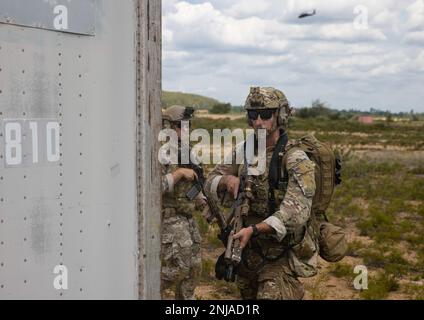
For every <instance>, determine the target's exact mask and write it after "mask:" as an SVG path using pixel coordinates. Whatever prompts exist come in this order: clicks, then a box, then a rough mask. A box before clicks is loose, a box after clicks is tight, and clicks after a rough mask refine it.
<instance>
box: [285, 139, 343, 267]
mask: <svg viewBox="0 0 424 320" xmlns="http://www.w3.org/2000/svg"><path fill="white" fill-rule="evenodd" d="M299 149H300V150H303V151H304V152H305V153H306V155H307V156H308V157H309V159H310V160H312V161H313V162H314V163H315V185H316V189H315V195H314V198H313V200H312V209H311V215H312V219H311V220H312V222H313V224H314V225H315V226H314V227H313V229H314V234H315V236H316V238H317V241H318V244H319V254H320V256H321V257H322V258H323V259H324V260H326V261H328V262H336V261H339V260H341V259H342V258H343V257H344V256H345V255H346V252H347V250H348V245H347V241H346V236H345V232H344V230H343V229H342V228H340V227H338V226H335V225H333V224H331V223H329V222H328V219H327V217H326V215H325V211H326V210H327V209H328V206H329V205H330V201H331V198H332V196H333V193H334V188H335V186H336V185H338V184H340V183H341V160H340V159H339V158H338V157H337V156H336V155H335V154H334V152H333V151H332V150H331V148H330V147H329V146H328V145H326V144H325V143H322V142H321V141H319V140H318V139H317V138H315V136H313V135H312V134H308V135H306V136H304V137H302V138H300V139H298V140H294V141H291V142H288V143H287V144H285V147H284V151H285V152H283V153H280V156H282V161H281V162H282V168H283V170H282V172H283V173H281V175H282V177H281V178H282V180H283V181H285V182H284V183H287V180H288V174H287V172H285V168H286V163H287V156H288V154H290V152H292V151H294V150H299Z"/></svg>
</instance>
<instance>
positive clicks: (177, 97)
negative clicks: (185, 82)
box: [162, 91, 219, 109]
mask: <svg viewBox="0 0 424 320" xmlns="http://www.w3.org/2000/svg"><path fill="white" fill-rule="evenodd" d="M218 103H219V101H218V100H216V99H213V98H209V97H204V96H201V95H197V94H189V93H182V92H171V91H162V106H163V107H164V108H168V107H170V106H172V105H174V104H177V105H182V106H187V107H193V108H195V109H210V108H212V107H213V106H214V105H216V104H218Z"/></svg>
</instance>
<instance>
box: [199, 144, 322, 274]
mask: <svg viewBox="0 0 424 320" xmlns="http://www.w3.org/2000/svg"><path fill="white" fill-rule="evenodd" d="M238 147H240V145H238ZM273 151H274V147H268V148H267V150H266V152H267V153H266V159H267V160H266V170H265V172H264V173H263V174H261V175H258V176H254V177H253V185H252V192H253V199H252V200H251V202H250V209H249V214H248V217H247V220H246V221H245V226H248V225H250V224H252V223H255V224H256V223H259V222H265V223H266V224H268V225H269V226H271V227H272V228H273V229H274V230H275V233H274V234H266V235H264V234H262V235H260V238H261V239H263V240H264V243H267V246H269V247H275V248H277V247H279V248H281V247H282V246H281V241H283V239H284V238H285V237H286V235H288V234H293V233H295V232H296V231H297V230H300V229H304V228H305V227H306V228H307V227H308V221H309V220H310V218H311V207H312V199H313V197H314V194H315V171H314V170H315V169H314V168H315V164H314V162H313V161H311V160H310V159H309V158H308V156H307V155H306V153H305V152H304V151H302V150H300V149H290V150H288V151H287V152H288V153H287V161H286V167H285V172H287V173H288V183H287V185H286V186H283V187H281V188H280V189H279V190H275V198H276V202H277V208H279V209H278V210H277V211H276V212H271V213H270V212H268V192H269V185H268V172H269V164H270V161H271V157H272V154H273ZM280 159H281V160H282V157H280ZM233 160H235V153H233ZM232 163H233V164H221V165H217V166H216V167H215V168H214V170H213V171H212V172H211V173H210V175H209V176H208V179H207V183H206V188H207V189H208V191H209V192H210V193H211V194H212V195H213V196H214V197H216V198H217V199H218V198H221V196H222V194H220V193H219V192H218V184H219V182H220V180H221V178H222V176H223V175H234V176H240V175H241V172H242V169H243V166H244V164H242V165H237V164H234V163H235V161H234V162H232ZM282 174H283V173H282ZM311 233H312V232H311ZM304 238H306V235H305V236H304ZM308 240H309V242H310V243H309V247H310V252H308V254H307V256H308V257H306V256H304V257H302V258H305V259H304V261H303V262H302V263H300V264H301V265H302V266H301V267H300V269H302V270H299V272H297V273H298V275H299V276H311V275H314V274H315V273H316V271H315V266H314V265H315V262H316V261H313V262H311V261H309V260H310V259H311V258H312V257H313V258H314V259H316V256H317V247H318V245H317V243H316V241H315V240H313V239H308ZM279 243H280V244H279ZM281 250H283V249H281ZM308 251H309V249H308ZM276 255H278V254H277V253H276ZM300 255H303V253H300ZM298 258H299V257H296V256H295V255H294V256H293V257H292V259H291V261H292V262H293V261H295V262H293V264H294V265H296V264H297V265H298V264H299V263H298ZM309 263H311V266H309ZM304 264H306V265H307V267H306V269H308V270H307V271H306V272H303V271H304V270H303V269H305V268H304V266H303V265H304ZM293 268H294V269H299V268H298V267H297V266H293Z"/></svg>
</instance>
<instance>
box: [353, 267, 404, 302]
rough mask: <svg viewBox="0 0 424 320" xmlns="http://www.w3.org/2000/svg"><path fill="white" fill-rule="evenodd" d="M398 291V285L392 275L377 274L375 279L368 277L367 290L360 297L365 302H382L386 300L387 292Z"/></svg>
mask: <svg viewBox="0 0 424 320" xmlns="http://www.w3.org/2000/svg"><path fill="white" fill-rule="evenodd" d="M398 289H399V283H398V281H397V280H396V279H395V277H393V276H392V275H387V274H386V273H379V274H378V275H377V276H375V277H370V278H369V282H368V290H364V291H362V292H361V297H362V298H363V299H366V300H382V299H385V298H387V296H388V294H389V292H393V291H396V290H398Z"/></svg>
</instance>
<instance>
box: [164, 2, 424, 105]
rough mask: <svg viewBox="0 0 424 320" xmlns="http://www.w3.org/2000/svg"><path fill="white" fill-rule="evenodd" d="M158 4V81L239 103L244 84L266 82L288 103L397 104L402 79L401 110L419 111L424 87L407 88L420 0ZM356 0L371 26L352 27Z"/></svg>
mask: <svg viewBox="0 0 424 320" xmlns="http://www.w3.org/2000/svg"><path fill="white" fill-rule="evenodd" d="M163 2H164V15H163V54H164V64H163V65H164V71H163V79H164V85H163V87H164V89H173V90H183V91H187V92H195V93H196V92H197V93H201V94H210V95H212V96H213V97H216V98H218V99H220V100H222V101H230V102H231V103H233V104H241V103H243V101H244V99H245V95H246V94H247V92H248V87H249V86H250V85H271V86H276V87H279V88H281V89H283V90H284V91H286V93H287V95H288V96H289V99H290V100H291V101H292V102H293V103H294V104H295V105H305V104H308V103H309V102H310V101H311V100H313V99H315V98H322V99H324V100H326V101H328V102H329V103H330V104H331V105H333V106H334V107H344V108H351V107H358V106H363V107H366V106H373V107H379V105H380V104H381V107H382V108H383V107H384V108H388V107H390V106H393V107H395V108H397V109H398V110H399V109H400V108H403V105H402V101H403V100H402V99H401V97H399V98H397V97H393V94H395V93H398V94H399V95H400V94H401V92H402V90H400V89H399V88H400V87H402V88H403V92H408V94H409V96H408V97H409V98H408V99H409V100H408V103H409V105H408V108H411V106H413V107H414V109H415V110H419V109H420V108H421V110H422V111H423V112H424V105H423V102H422V101H424V92H423V91H422V90H417V92H416V94H411V92H413V90H414V88H415V87H414V86H412V84H411V83H421V84H422V83H423V82H424V74H423V72H422V71H423V70H424V53H423V51H422V45H423V43H424V34H423V32H424V31H423V30H424V25H422V23H423V17H424V15H423V8H424V6H423V4H424V0H418V1H417V0H405V1H402V2H399V1H395V0H386V1H376V0H362V1H360V2H358V1H357V0H346V1H339V0H326V1H322V0H320V1H318V0H296V1H291V0H287V1H280V0H266V1H253V0H216V1H213V2H212V1H204V0H186V1H178V0H164V1H163ZM359 3H361V4H363V5H364V6H365V7H366V9H367V13H368V23H369V25H368V29H363V30H357V29H355V28H354V26H353V21H354V19H355V17H356V15H355V14H354V8H355V6H357V5H358V4H359ZM312 9H316V10H317V15H316V16H314V17H311V18H306V19H301V20H299V19H297V15H298V14H299V13H300V12H302V11H309V10H312ZM420 28H421V29H420ZM402 79H404V81H402ZM408 85H410V87H409V88H408V87H405V86H408ZM417 87H418V86H417ZM388 92H389V93H390V95H391V96H390V100H389V99H388V98H387V96H388V94H387V93H388Z"/></svg>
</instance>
